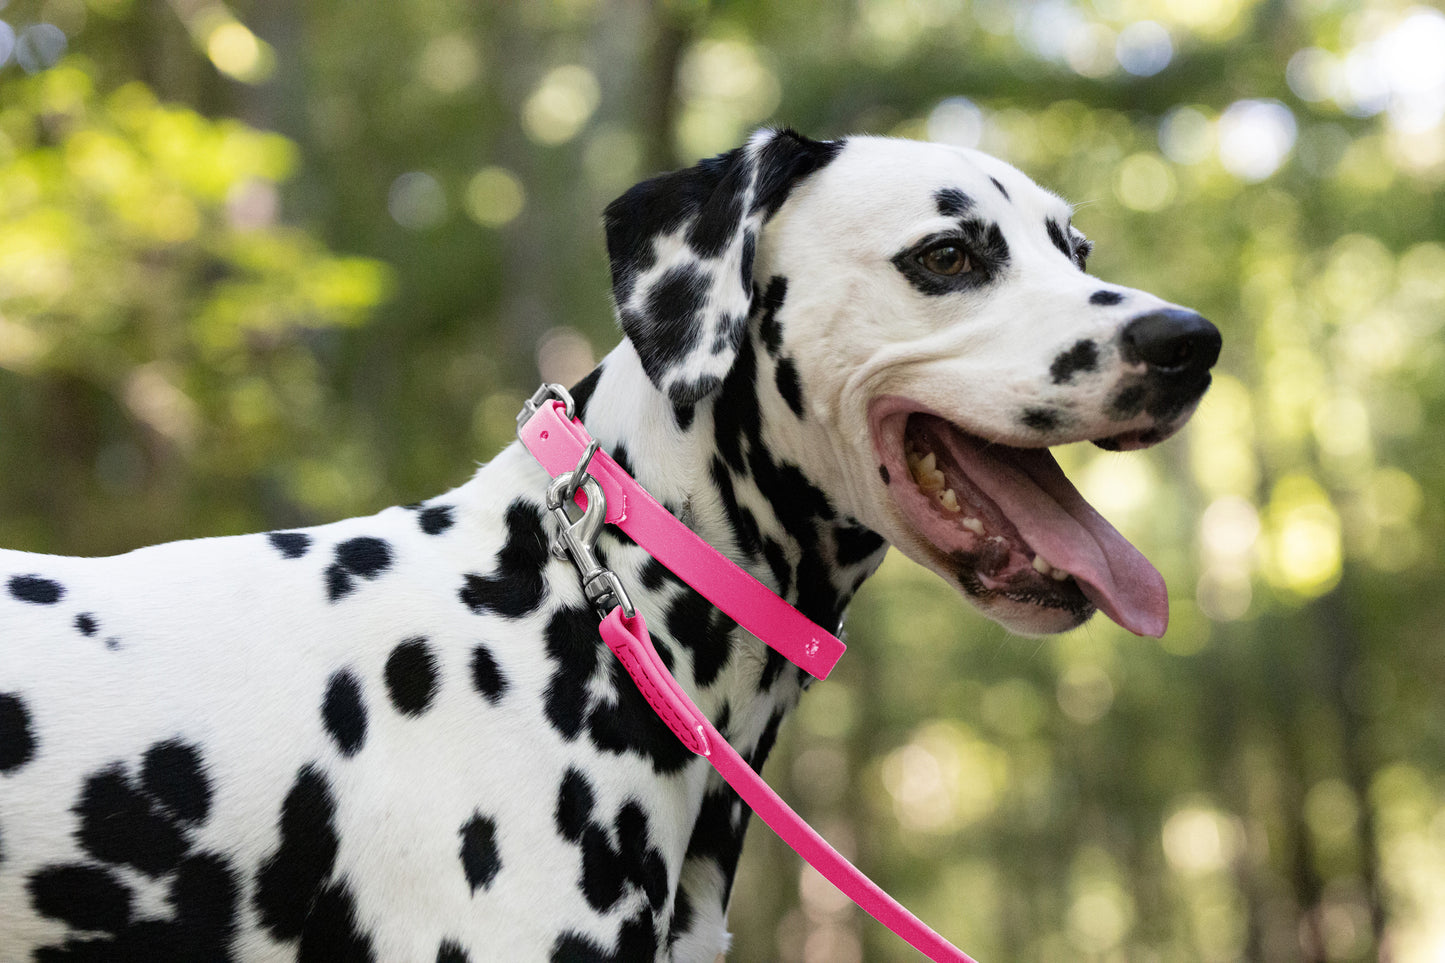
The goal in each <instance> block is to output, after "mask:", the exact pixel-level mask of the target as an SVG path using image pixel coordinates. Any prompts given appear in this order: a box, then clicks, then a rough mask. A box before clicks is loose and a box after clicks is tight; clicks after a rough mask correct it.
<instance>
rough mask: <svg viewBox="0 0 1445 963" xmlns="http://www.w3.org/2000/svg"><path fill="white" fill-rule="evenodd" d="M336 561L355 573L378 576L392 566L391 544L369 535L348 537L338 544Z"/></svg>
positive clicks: (364, 576) (364, 575) (370, 576)
mask: <svg viewBox="0 0 1445 963" xmlns="http://www.w3.org/2000/svg"><path fill="white" fill-rule="evenodd" d="M336 562H337V564H338V565H340V566H341V567H342V568H344V569H346V570H347V571H348V572H351V573H352V574H354V575H360V576H361V577H362V578H376V577H377V576H378V575H380V574H381V573H382V572H384V571H386V570H387V569H388V568H389V567H391V546H390V545H388V544H387V543H386V542H385V541H383V540H382V539H379V538H372V537H371V536H369V535H363V536H361V537H359V538H348V539H347V540H346V541H344V542H342V543H341V544H340V545H337V546H336Z"/></svg>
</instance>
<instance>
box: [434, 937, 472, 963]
mask: <svg viewBox="0 0 1445 963" xmlns="http://www.w3.org/2000/svg"><path fill="white" fill-rule="evenodd" d="M437 963H472V958H471V957H470V956H468V955H467V951H466V950H465V949H463V948H462V945H461V944H460V943H457V942H455V941H453V940H442V942H441V945H440V946H438V947H437Z"/></svg>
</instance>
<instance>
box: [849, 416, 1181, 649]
mask: <svg viewBox="0 0 1445 963" xmlns="http://www.w3.org/2000/svg"><path fill="white" fill-rule="evenodd" d="M870 421H871V423H872V428H873V441H874V445H875V447H876V448H877V450H878V453H879V455H880V456H881V457H882V459H883V466H884V468H885V470H886V471H885V474H886V477H887V480H888V487H889V491H890V492H891V493H892V495H893V499H894V501H895V503H896V504H897V505H898V507H899V508H900V510H901V511H902V512H903V514H904V515H905V516H906V517H907V519H908V521H909V522H910V523H911V524H912V526H913V528H914V529H915V530H916V532H917V533H918V534H919V536H921V538H922V539H923V540H924V541H925V542H926V543H927V545H928V548H929V549H930V551H931V553H932V554H933V555H934V562H935V564H936V566H937V567H938V568H940V569H941V570H943V571H947V572H951V573H952V574H953V575H954V576H955V577H956V578H957V580H958V582H959V584H960V585H961V586H962V588H963V589H964V591H966V592H967V593H968V594H970V595H972V596H974V597H975V598H977V599H978V600H979V601H981V602H987V601H989V600H993V599H1004V600H1007V601H1010V602H1013V603H1017V604H1020V605H1025V606H1032V607H1036V608H1038V609H1040V610H1061V611H1060V612H1059V613H1058V614H1059V615H1061V616H1062V617H1063V618H1064V619H1067V621H1068V622H1070V623H1071V624H1074V625H1077V624H1079V623H1081V622H1083V621H1084V620H1085V619H1086V618H1088V617H1089V615H1091V614H1092V613H1093V611H1094V609H1096V608H1097V609H1098V610H1099V611H1101V612H1103V613H1104V614H1105V615H1107V616H1108V617H1109V618H1111V619H1113V620H1114V621H1115V622H1117V623H1119V625H1121V626H1123V627H1124V628H1126V629H1128V630H1130V631H1131V632H1135V633H1137V634H1139V635H1151V636H1159V635H1162V634H1163V633H1164V628H1165V626H1166V625H1167V623H1168V619H1169V604H1168V596H1167V593H1166V591H1165V587H1164V579H1163V577H1162V576H1161V575H1160V574H1159V572H1158V571H1157V570H1156V569H1155V568H1154V566H1152V565H1151V564H1149V561H1148V560H1147V559H1145V558H1144V556H1143V555H1142V554H1140V553H1139V551H1138V549H1136V548H1134V546H1133V545H1131V544H1130V543H1129V541H1128V540H1127V539H1126V538H1124V536H1123V535H1121V534H1119V532H1118V530H1116V529H1115V528H1114V527H1113V526H1112V525H1110V524H1109V522H1108V521H1107V520H1105V519H1104V517H1103V516H1102V515H1100V514H1099V513H1098V512H1097V511H1095V510H1094V508H1093V506H1091V505H1090V504H1089V503H1088V502H1087V501H1085V500H1084V497H1083V496H1082V495H1080V494H1079V492H1078V490H1077V489H1076V488H1074V486H1073V484H1072V483H1070V482H1069V480H1068V478H1066V477H1065V476H1064V473H1063V471H1062V470H1061V469H1060V468H1059V465H1058V462H1056V461H1055V460H1054V457H1053V455H1051V454H1050V453H1049V451H1048V449H1046V448H1013V447H1009V446H1007V445H1000V444H996V443H993V442H989V441H987V440H985V439H983V438H980V437H978V436H977V435H972V434H970V433H968V432H966V431H963V430H962V429H960V428H959V427H958V426H956V425H954V424H952V423H950V422H949V421H947V420H945V419H944V418H941V417H939V416H937V415H934V414H932V413H931V412H927V411H922V410H919V409H918V407H917V405H913V404H911V403H907V402H905V401H904V400H903V399H900V398H896V397H895V398H887V399H880V400H879V401H878V402H876V403H875V404H874V406H873V410H872V411H871V412H870ZM1051 621H1058V620H1051ZM1066 627H1067V626H1066Z"/></svg>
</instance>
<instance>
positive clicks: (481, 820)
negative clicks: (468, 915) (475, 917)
mask: <svg viewBox="0 0 1445 963" xmlns="http://www.w3.org/2000/svg"><path fill="white" fill-rule="evenodd" d="M459 832H460V834H461V837H462V849H461V858H462V871H463V872H465V873H466V874H467V885H469V886H470V887H471V888H472V893H473V894H475V893H476V891H477V890H478V889H479V888H480V889H486V888H487V887H489V886H491V885H492V880H494V879H496V878H497V873H498V872H500V871H501V868H502V857H501V855H500V854H499V853H498V852H497V824H496V822H495V821H494V820H491V819H488V818H487V817H485V816H483V815H482V814H481V813H474V814H473V815H472V818H471V819H469V820H467V821H466V822H465V823H464V824H462V828H461V829H460V830H459Z"/></svg>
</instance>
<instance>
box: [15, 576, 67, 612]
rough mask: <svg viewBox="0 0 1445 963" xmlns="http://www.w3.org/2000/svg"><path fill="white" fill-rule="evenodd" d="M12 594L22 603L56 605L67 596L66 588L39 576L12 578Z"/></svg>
mask: <svg viewBox="0 0 1445 963" xmlns="http://www.w3.org/2000/svg"><path fill="white" fill-rule="evenodd" d="M10 594H11V595H13V596H14V597H15V598H17V599H19V600H20V601H21V602H31V603H33V604H35V605H54V604H55V603H56V602H59V601H60V599H61V597H62V596H64V595H65V586H63V585H61V584H60V583H59V582H56V581H54V580H53V579H48V578H41V577H40V576H39V575H12V576H10Z"/></svg>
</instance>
